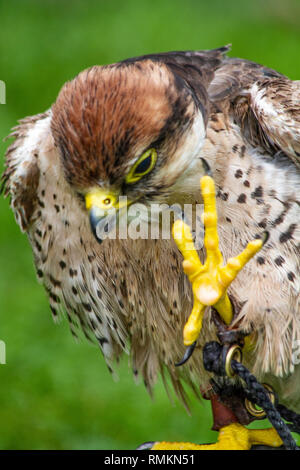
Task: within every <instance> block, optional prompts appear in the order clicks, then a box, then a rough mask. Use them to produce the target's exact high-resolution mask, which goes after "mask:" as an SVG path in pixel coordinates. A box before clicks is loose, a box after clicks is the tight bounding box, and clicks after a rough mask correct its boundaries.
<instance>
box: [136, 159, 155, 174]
mask: <svg viewBox="0 0 300 470" xmlns="http://www.w3.org/2000/svg"><path fill="white" fill-rule="evenodd" d="M151 161H152V158H151V155H149V157H147V158H145V159H144V160H143V161H142V162H141V163H139V165H138V166H137V167H136V169H135V171H134V174H135V175H139V174H143V173H145V171H147V170H148V169H149V168H150V165H151Z"/></svg>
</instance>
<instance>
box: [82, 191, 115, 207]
mask: <svg viewBox="0 0 300 470" xmlns="http://www.w3.org/2000/svg"><path fill="white" fill-rule="evenodd" d="M117 201H118V197H117V196H116V195H115V194H113V193H108V192H107V191H105V190H102V189H100V188H97V189H94V190H92V191H91V192H89V193H88V194H86V196H85V205H86V208H87V210H90V209H91V208H92V207H98V208H99V209H103V210H105V211H106V210H109V209H111V208H113V207H116V206H117Z"/></svg>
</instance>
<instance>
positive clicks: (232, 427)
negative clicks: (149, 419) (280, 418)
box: [152, 423, 282, 450]
mask: <svg viewBox="0 0 300 470" xmlns="http://www.w3.org/2000/svg"><path fill="white" fill-rule="evenodd" d="M253 445H264V446H270V447H280V446H281V445H282V440H281V439H280V437H279V436H278V434H277V432H276V431H275V429H274V428H269V429H247V428H245V427H244V426H242V425H241V424H238V423H233V424H229V425H228V426H225V427H224V428H222V429H221V430H220V433H219V436H218V441H217V442H216V443H215V444H202V445H197V444H192V443H190V442H156V443H155V444H154V446H153V447H152V450H249V449H251V447H252V446H253Z"/></svg>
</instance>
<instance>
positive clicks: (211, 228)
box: [173, 175, 264, 346]
mask: <svg viewBox="0 0 300 470" xmlns="http://www.w3.org/2000/svg"><path fill="white" fill-rule="evenodd" d="M200 185H201V192H202V197H203V202H204V214H203V223H204V228H205V235H204V247H205V250H206V261H205V263H204V264H203V265H202V263H201V261H200V259H199V256H198V254H197V251H196V249H195V247H194V243H193V238H192V234H191V230H190V228H189V226H188V225H187V224H185V223H184V222H183V221H182V220H176V221H175V223H174V225H173V237H174V240H175V242H176V244H177V246H178V248H179V250H180V251H181V253H182V255H183V258H184V261H183V269H184V272H185V273H186V274H187V275H188V278H189V280H190V282H191V283H192V288H193V295H194V305H193V309H192V312H191V314H190V317H189V319H188V321H187V323H186V325H185V327H184V332H183V337H184V344H185V345H186V346H189V345H191V344H192V343H194V341H196V340H197V338H198V336H199V333H200V330H201V327H202V318H203V314H204V310H205V308H206V307H207V306H212V305H213V306H214V308H215V309H216V310H217V311H218V313H219V314H220V315H221V317H222V318H223V320H224V321H225V323H226V324H227V325H229V324H230V322H231V320H232V316H233V312H232V306H231V302H230V300H229V297H228V295H227V288H228V287H229V285H230V284H231V282H232V281H233V280H234V279H235V277H236V276H237V274H238V273H239V272H240V271H241V269H242V268H243V267H244V266H245V264H246V263H247V262H248V261H249V260H250V259H251V258H252V257H253V256H254V255H255V254H256V253H257V252H258V251H259V250H260V249H261V247H262V246H263V243H264V241H263V240H261V239H258V240H253V241H251V242H250V243H249V244H248V245H247V247H246V248H245V250H244V251H243V252H242V253H240V254H239V255H238V256H236V257H235V258H230V259H229V260H228V262H227V264H226V266H224V265H223V256H222V253H221V251H220V249H219V237H218V230H217V208H216V193H215V184H214V180H213V179H212V178H211V176H208V175H205V176H203V177H202V178H201V180H200Z"/></svg>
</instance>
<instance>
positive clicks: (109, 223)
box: [85, 188, 131, 243]
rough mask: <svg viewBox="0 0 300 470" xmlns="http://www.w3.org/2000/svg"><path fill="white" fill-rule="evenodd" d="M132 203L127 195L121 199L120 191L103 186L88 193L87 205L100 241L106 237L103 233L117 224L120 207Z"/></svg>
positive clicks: (95, 232)
mask: <svg viewBox="0 0 300 470" xmlns="http://www.w3.org/2000/svg"><path fill="white" fill-rule="evenodd" d="M130 204H131V203H130V202H129V201H128V200H127V197H121V198H120V199H119V193H117V192H113V191H111V192H109V191H107V190H105V189H101V188H98V189H95V190H92V191H90V192H89V193H87V194H86V196H85V205H86V208H87V210H88V211H89V218H90V224H91V229H92V232H93V234H94V236H95V238H96V240H97V241H98V242H99V243H102V241H103V238H104V237H102V236H101V234H102V235H104V234H107V233H108V232H109V231H110V230H111V229H112V228H113V227H114V226H115V225H116V223H117V220H118V217H119V211H120V209H123V208H127V207H128V206H129V205H130Z"/></svg>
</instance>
